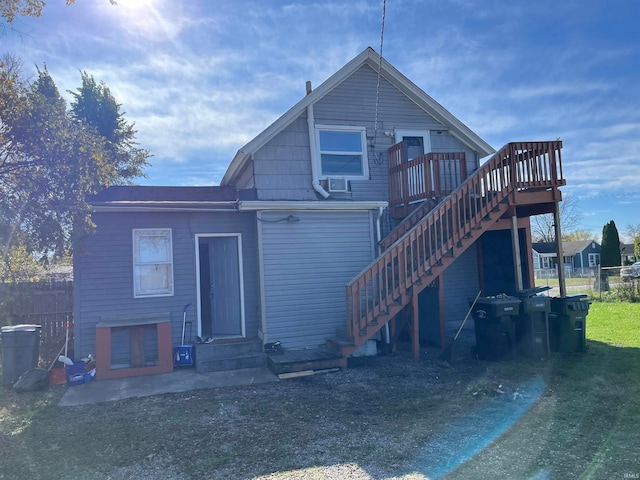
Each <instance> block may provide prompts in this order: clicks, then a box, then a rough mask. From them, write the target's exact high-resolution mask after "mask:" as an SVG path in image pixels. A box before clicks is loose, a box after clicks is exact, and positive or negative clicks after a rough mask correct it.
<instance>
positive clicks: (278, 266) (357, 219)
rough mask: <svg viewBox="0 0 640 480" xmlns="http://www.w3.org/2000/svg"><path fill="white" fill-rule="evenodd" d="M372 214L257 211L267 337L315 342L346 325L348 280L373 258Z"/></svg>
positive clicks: (295, 343)
mask: <svg viewBox="0 0 640 480" xmlns="http://www.w3.org/2000/svg"><path fill="white" fill-rule="evenodd" d="M374 213H375V212H370V211H348V212H299V211H295V212H282V211H279V212H262V213H260V214H259V216H258V218H259V220H258V229H259V232H260V233H259V235H260V243H261V249H262V251H261V272H262V278H263V289H264V291H263V295H264V308H263V315H264V317H265V318H264V326H265V333H266V340H265V341H268V342H273V341H280V342H282V346H283V347H285V348H302V347H309V346H316V345H322V344H325V342H326V340H327V338H329V337H331V336H333V335H335V333H336V329H345V328H346V312H345V285H346V284H347V283H348V282H349V281H351V280H352V279H353V277H355V276H356V275H357V274H358V273H359V272H360V271H361V270H362V269H363V268H364V267H365V266H367V265H368V264H369V263H370V262H371V260H372V259H373V258H374V243H373V238H374V236H373V227H372V221H371V217H372V215H373V214H374ZM288 215H294V216H295V217H297V218H299V219H300V221H299V222H297V223H289V222H286V221H279V220H282V219H284V218H286V217H287V216H288Z"/></svg>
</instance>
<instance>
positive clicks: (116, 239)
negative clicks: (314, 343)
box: [74, 212, 260, 358]
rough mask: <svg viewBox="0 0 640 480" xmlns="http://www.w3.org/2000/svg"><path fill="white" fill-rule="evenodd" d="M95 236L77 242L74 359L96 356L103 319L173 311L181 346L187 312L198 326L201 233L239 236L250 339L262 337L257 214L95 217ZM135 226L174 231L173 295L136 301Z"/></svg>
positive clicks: (176, 337)
mask: <svg viewBox="0 0 640 480" xmlns="http://www.w3.org/2000/svg"><path fill="white" fill-rule="evenodd" d="M93 219H94V221H95V223H96V225H97V227H96V231H95V234H94V235H90V236H87V237H84V238H82V239H80V240H78V241H77V242H76V245H75V251H74V282H75V285H74V296H75V300H74V306H75V318H76V321H75V331H74V333H75V356H76V358H80V357H82V356H86V355H88V354H89V353H95V326H96V324H97V323H98V322H99V321H100V318H101V317H103V316H109V315H135V314H147V313H163V312H170V313H171V327H172V343H173V345H174V346H176V345H178V344H179V343H180V339H181V333H182V312H183V307H184V305H186V304H187V303H190V304H191V306H190V307H189V308H188V310H187V321H191V322H193V324H192V325H193V336H195V335H196V334H197V333H196V332H197V329H196V325H197V320H196V289H197V286H196V263H195V262H196V260H195V235H196V234H197V233H240V234H241V236H242V247H243V249H242V256H243V274H244V302H245V309H244V310H245V325H246V336H247V337H249V338H255V337H257V332H258V324H259V310H260V309H259V293H258V292H259V286H258V269H257V265H258V262H257V234H256V228H255V214H253V213H239V212H232V213H197V212H193V213H188V212H186V213H121V212H120V213H94V214H93ZM134 228H136V229H137V228H171V229H172V245H173V284H174V294H173V295H171V296H166V297H152V298H134V297H133V249H132V242H133V240H132V237H133V233H132V230H133V229H134Z"/></svg>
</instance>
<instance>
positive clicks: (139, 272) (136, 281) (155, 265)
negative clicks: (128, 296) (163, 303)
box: [133, 228, 173, 298]
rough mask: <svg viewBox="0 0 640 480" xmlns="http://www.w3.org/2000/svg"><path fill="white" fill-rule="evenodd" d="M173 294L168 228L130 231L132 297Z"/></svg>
mask: <svg viewBox="0 0 640 480" xmlns="http://www.w3.org/2000/svg"><path fill="white" fill-rule="evenodd" d="M168 295H173V247H172V242H171V229H170V228H145V229H134V230H133V296H134V297H135V298H140V297H162V296H168Z"/></svg>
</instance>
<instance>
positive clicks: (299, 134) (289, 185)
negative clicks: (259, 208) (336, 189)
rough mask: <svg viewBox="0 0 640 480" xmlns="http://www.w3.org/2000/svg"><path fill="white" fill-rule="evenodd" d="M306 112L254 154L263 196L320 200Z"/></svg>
mask: <svg viewBox="0 0 640 480" xmlns="http://www.w3.org/2000/svg"><path fill="white" fill-rule="evenodd" d="M309 148H310V147H309V133H308V127H307V117H306V114H304V115H302V116H300V117H299V118H298V119H297V120H295V121H294V122H292V123H291V124H290V125H289V126H288V127H287V128H285V129H284V130H283V131H282V132H280V133H279V134H278V135H276V136H275V137H274V138H273V139H272V140H271V141H269V142H268V143H267V144H266V145H265V146H264V147H262V148H261V149H260V150H259V151H257V152H256V153H255V154H254V156H253V163H254V175H255V185H256V189H257V194H258V199H259V200H316V199H317V198H318V196H317V194H316V192H315V190H313V187H312V186H311V181H312V175H311V151H310V150H309Z"/></svg>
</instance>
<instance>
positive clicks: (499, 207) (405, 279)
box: [328, 141, 565, 357]
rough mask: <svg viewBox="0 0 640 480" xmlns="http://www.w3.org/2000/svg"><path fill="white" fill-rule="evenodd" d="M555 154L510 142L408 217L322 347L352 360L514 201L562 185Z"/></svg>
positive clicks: (548, 145)
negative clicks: (337, 331) (340, 331)
mask: <svg viewBox="0 0 640 480" xmlns="http://www.w3.org/2000/svg"><path fill="white" fill-rule="evenodd" d="M392 148H393V147H392ZM561 148H562V142H561V141H554V142H518V143H509V144H507V145H505V146H504V147H503V148H501V149H500V150H499V151H498V152H496V153H495V154H494V155H493V156H492V157H491V158H490V159H489V160H488V161H487V162H485V163H484V164H483V165H482V166H481V167H480V168H479V169H478V170H476V171H475V172H474V173H473V174H472V175H471V176H470V177H469V178H467V179H466V180H465V181H464V182H463V183H462V184H461V185H460V186H459V187H458V188H457V189H455V190H454V191H453V192H452V193H450V194H449V195H448V196H446V197H445V198H444V199H442V201H440V202H439V203H438V204H437V205H436V206H435V207H434V208H432V207H433V205H432V204H429V202H428V201H425V202H424V203H423V205H421V206H419V207H418V208H417V209H416V210H414V211H413V212H411V213H410V214H409V215H408V216H407V217H406V218H405V219H404V220H403V221H402V222H401V223H400V224H399V225H398V226H397V227H396V228H395V229H394V230H393V231H392V232H391V233H390V234H389V235H388V236H387V237H386V238H385V239H383V240H382V241H381V242H380V244H381V245H382V248H383V249H384V250H383V252H382V253H381V255H380V256H379V257H378V258H377V259H376V260H375V261H373V262H372V263H371V264H370V265H369V266H368V267H366V268H365V269H364V270H363V271H362V272H361V273H360V274H359V275H358V276H357V277H355V278H354V279H353V280H352V281H351V282H350V283H349V284H348V285H347V286H346V312H347V329H346V334H345V335H342V336H340V338H334V339H330V340H329V342H328V344H329V348H332V349H334V350H335V351H337V352H339V353H340V354H341V355H342V356H343V357H347V356H349V355H351V354H352V353H353V352H355V351H356V350H357V349H358V348H360V347H361V346H362V345H363V344H364V343H365V342H366V341H367V340H369V339H370V338H371V337H372V336H373V335H375V334H376V333H377V332H378V331H379V330H380V329H381V328H382V327H383V326H384V325H385V324H386V323H388V322H389V321H390V320H392V319H393V318H395V317H396V315H398V314H399V313H400V312H401V311H402V310H403V309H404V308H405V307H406V306H407V305H409V304H411V303H412V302H413V303H414V305H417V298H418V293H420V291H422V290H423V289H424V288H426V287H427V286H428V285H429V284H430V283H431V282H432V281H433V279H435V278H437V277H438V276H439V275H441V274H442V272H444V271H445V270H446V269H447V267H448V266H449V265H451V264H452V263H453V262H454V261H455V259H456V258H458V257H459V255H460V254H462V253H463V252H464V251H465V250H466V249H467V248H469V247H470V246H471V245H473V244H474V242H476V241H477V240H478V239H479V238H480V236H481V235H482V233H484V231H486V230H487V228H488V227H490V226H491V225H492V224H493V223H495V222H496V221H497V220H499V219H500V218H501V217H502V216H503V215H505V214H507V213H509V214H510V215H515V214H516V213H515V212H516V207H517V205H518V204H519V203H521V201H522V200H521V199H520V198H519V197H520V196H522V197H523V198H524V196H525V195H526V194H527V192H544V191H551V190H557V188H558V187H559V186H562V185H564V184H565V181H564V179H563V178H562V165H561V158H560V150H561ZM425 170H426V169H425ZM531 198H536V199H537V198H539V197H537V196H536V197H531ZM425 200H426V198H425ZM534 201H537V200H534ZM407 203H408V202H407Z"/></svg>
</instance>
